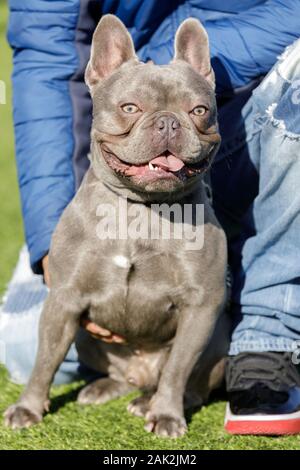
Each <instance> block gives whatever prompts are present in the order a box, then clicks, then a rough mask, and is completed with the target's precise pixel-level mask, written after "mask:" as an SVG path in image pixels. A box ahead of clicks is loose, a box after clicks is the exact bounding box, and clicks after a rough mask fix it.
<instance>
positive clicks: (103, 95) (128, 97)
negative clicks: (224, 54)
mask: <svg viewBox="0 0 300 470" xmlns="http://www.w3.org/2000/svg"><path fill="white" fill-rule="evenodd" d="M93 101H94V114H95V115H96V114H97V113H98V112H101V110H102V109H103V106H105V108H109V107H110V106H116V105H118V104H120V103H126V102H127V103H131V102H133V103H137V104H139V105H140V106H141V108H143V106H147V107H148V110H151V111H153V112H155V111H159V110H162V109H164V110H169V111H173V112H176V111H180V110H181V109H182V108H186V109H187V110H191V109H192V108H193V107H195V106H196V105H197V104H202V105H204V106H207V107H209V108H212V107H213V106H214V105H215V95H214V91H213V89H212V87H211V86H210V85H209V83H208V82H207V81H206V80H205V79H204V78H203V77H201V76H200V75H199V74H198V73H197V72H195V71H194V70H193V69H192V67H190V66H189V65H188V64H186V63H185V62H179V61H178V63H175V62H174V63H172V64H169V65H165V66H157V65H154V64H152V63H147V64H142V63H139V64H136V63H132V62H127V63H125V64H123V65H122V66H121V67H120V68H119V69H118V70H117V71H116V72H115V73H114V74H113V75H111V76H110V77H109V78H107V79H106V80H105V81H104V82H103V83H102V84H101V85H100V86H99V87H97V88H96V89H95V91H94V95H93Z"/></svg>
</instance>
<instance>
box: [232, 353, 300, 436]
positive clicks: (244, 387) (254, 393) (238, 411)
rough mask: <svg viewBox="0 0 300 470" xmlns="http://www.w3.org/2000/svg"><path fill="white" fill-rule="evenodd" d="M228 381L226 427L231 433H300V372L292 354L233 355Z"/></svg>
mask: <svg viewBox="0 0 300 470" xmlns="http://www.w3.org/2000/svg"><path fill="white" fill-rule="evenodd" d="M226 384H227V392H228V398H229V403H228V404H227V410H226V416H225V429H226V430H227V431H228V432H229V433H230V434H264V435H283V434H298V433H300V373H299V371H298V369H297V367H296V366H295V365H294V364H293V363H292V360H291V354H290V353H288V352H285V353H275V352H262V353H253V352H249V353H241V354H238V355H237V356H230V357H229V358H228V360H227V366H226Z"/></svg>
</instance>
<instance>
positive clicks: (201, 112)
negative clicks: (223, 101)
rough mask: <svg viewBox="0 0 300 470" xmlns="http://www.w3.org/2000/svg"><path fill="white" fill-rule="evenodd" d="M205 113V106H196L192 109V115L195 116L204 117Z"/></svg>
mask: <svg viewBox="0 0 300 470" xmlns="http://www.w3.org/2000/svg"><path fill="white" fill-rule="evenodd" d="M206 111H207V108H206V107H205V106H196V108H194V109H193V111H192V113H193V114H195V116H204V114H205V113H206Z"/></svg>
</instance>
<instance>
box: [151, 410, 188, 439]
mask: <svg viewBox="0 0 300 470" xmlns="http://www.w3.org/2000/svg"><path fill="white" fill-rule="evenodd" d="M146 421H147V422H146V425H145V430H146V431H148V432H154V433H155V434H157V435H158V436H161V437H172V438H177V437H181V436H183V435H184V434H185V432H186V430H187V426H186V421H185V419H184V418H181V417H175V416H171V415H168V414H154V413H152V412H151V411H149V412H148V413H147V414H146Z"/></svg>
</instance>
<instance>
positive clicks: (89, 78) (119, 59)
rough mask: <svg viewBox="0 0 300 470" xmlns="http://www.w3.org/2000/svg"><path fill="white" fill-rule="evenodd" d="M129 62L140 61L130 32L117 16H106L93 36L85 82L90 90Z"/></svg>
mask: <svg viewBox="0 0 300 470" xmlns="http://www.w3.org/2000/svg"><path fill="white" fill-rule="evenodd" d="M128 60H136V61H138V58H137V56H136V54H135V49H134V44H133V41H132V39H131V36H130V34H129V32H128V31H127V29H126V27H125V26H124V24H123V23H122V21H120V20H119V19H118V18H117V17H116V16H114V15H104V16H103V17H102V18H101V20H100V21H99V23H98V26H97V28H96V29H95V32H94V34H93V40H92V46H91V56H90V60H89V62H88V64H87V67H86V70H85V82H86V84H87V85H88V87H89V88H90V90H92V88H93V87H94V85H97V83H98V82H99V81H100V80H103V79H105V78H107V77H109V76H110V75H111V74H112V73H113V72H114V71H115V70H116V69H117V68H118V67H120V65H122V64H123V63H124V62H127V61H128Z"/></svg>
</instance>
